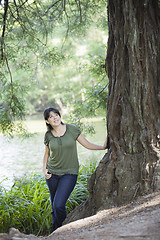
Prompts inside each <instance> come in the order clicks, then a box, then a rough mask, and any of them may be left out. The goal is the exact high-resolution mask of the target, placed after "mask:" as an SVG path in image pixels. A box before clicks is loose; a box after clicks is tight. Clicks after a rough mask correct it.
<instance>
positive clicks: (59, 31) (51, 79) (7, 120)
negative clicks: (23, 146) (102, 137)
mask: <svg viewBox="0 0 160 240" xmlns="http://www.w3.org/2000/svg"><path fill="white" fill-rule="evenodd" d="M0 15H1V23H0V24H1V73H0V88H1V94H0V130H1V132H2V133H3V134H6V133H7V134H11V135H12V134H13V133H14V132H15V131H16V132H22V131H23V130H22V129H23V128H22V125H21V122H15V120H22V119H24V117H25V116H33V115H38V114H39V113H41V115H42V112H43V111H44V109H45V108H46V107H49V106H56V107H58V108H59V109H60V110H61V112H62V114H63V116H65V115H66V116H67V120H69V121H70V120H71V119H72V122H75V123H76V124H77V125H79V126H80V125H82V122H81V121H80V120H81V119H82V118H84V117H93V116H103V117H105V114H106V102H107V83H108V79H107V76H106V72H105V56H106V43H107V20H106V19H107V18H106V15H107V3H106V1H103V0H101V1H82V2H81V1H80V0H79V1H77V0H72V1H63V0H61V1H60V0H59V1H45V0H43V1H21V0H17V1H16V0H13V1H10V2H9V1H1V5H0ZM81 128H83V127H82V126H81ZM85 129H86V128H85ZM87 131H90V132H92V131H93V128H92V127H88V129H87Z"/></svg>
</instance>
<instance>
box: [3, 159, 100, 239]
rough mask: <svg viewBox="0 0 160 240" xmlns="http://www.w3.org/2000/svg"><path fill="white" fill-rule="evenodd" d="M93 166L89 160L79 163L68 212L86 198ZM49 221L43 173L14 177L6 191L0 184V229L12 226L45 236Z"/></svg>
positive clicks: (48, 202) (26, 232)
mask: <svg viewBox="0 0 160 240" xmlns="http://www.w3.org/2000/svg"><path fill="white" fill-rule="evenodd" d="M95 167H96V164H91V163H90V164H89V165H88V166H80V171H79V177H78V181H77V184H76V187H75V188H74V190H73V192H72V194H71V196H70V198H69V200H68V201H67V205H66V207H67V212H68V213H69V212H71V211H72V210H73V209H74V208H75V207H76V206H78V205H79V204H81V203H82V202H83V201H85V200H86V199H87V197H88V191H87V182H88V179H89V177H90V175H91V173H92V172H93V171H94V170H95ZM51 223H52V217H51V204H50V196H49V191H48V187H47V184H46V181H45V178H44V177H43V176H40V175H38V174H32V175H31V176H27V175H25V176H24V177H23V178H15V180H14V185H13V186H12V188H11V189H10V190H9V191H7V190H6V189H4V188H3V187H2V186H1V187H0V232H8V231H9V229H10V228H11V227H14V228H17V229H18V230H19V231H21V232H23V233H25V234H35V235H46V234H49V233H50V231H51Z"/></svg>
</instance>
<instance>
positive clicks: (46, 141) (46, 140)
mask: <svg viewBox="0 0 160 240" xmlns="http://www.w3.org/2000/svg"><path fill="white" fill-rule="evenodd" d="M47 135H48V134H47V132H46V134H45V136H44V144H45V145H46V146H48V145H49V140H48V137H47Z"/></svg>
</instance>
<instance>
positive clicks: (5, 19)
mask: <svg viewBox="0 0 160 240" xmlns="http://www.w3.org/2000/svg"><path fill="white" fill-rule="evenodd" d="M7 11H8V0H5V1H4V15H3V29H2V35H1V38H2V39H1V60H3V58H4V36H5V30H6V21H7Z"/></svg>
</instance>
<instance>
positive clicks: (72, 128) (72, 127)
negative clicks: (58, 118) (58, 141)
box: [66, 123, 79, 130]
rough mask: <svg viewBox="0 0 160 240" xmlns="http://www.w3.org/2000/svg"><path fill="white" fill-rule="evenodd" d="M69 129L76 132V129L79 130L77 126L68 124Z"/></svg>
mask: <svg viewBox="0 0 160 240" xmlns="http://www.w3.org/2000/svg"><path fill="white" fill-rule="evenodd" d="M66 126H67V128H68V129H70V130H76V129H79V128H78V127H77V126H76V125H75V124H73V123H67V124H66Z"/></svg>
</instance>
